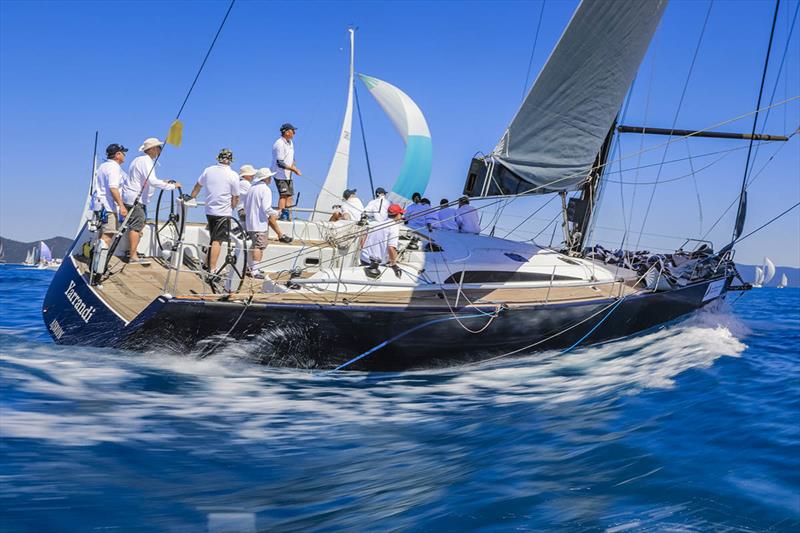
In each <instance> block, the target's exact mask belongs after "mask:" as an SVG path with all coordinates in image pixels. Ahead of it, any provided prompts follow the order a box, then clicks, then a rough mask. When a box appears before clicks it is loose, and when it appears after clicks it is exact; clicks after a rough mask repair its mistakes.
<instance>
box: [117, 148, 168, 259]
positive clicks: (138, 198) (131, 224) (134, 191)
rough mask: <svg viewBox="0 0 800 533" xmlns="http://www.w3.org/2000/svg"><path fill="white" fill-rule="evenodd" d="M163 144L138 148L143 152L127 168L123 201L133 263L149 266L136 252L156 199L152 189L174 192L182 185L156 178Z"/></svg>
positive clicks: (123, 186) (123, 187)
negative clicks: (126, 214)
mask: <svg viewBox="0 0 800 533" xmlns="http://www.w3.org/2000/svg"><path fill="white" fill-rule="evenodd" d="M163 146H164V143H163V142H162V141H160V140H158V139H156V138H155V137H149V138H147V139H145V140H144V142H143V143H142V145H141V146H140V147H139V151H140V152H144V153H143V155H140V156H139V157H137V158H136V159H134V160H133V161H131V165H130V166H129V167H128V178H127V179H126V180H125V182H124V183H123V184H122V191H121V192H122V202H123V203H124V204H125V209H127V210H128V212H129V213H130V214H129V215H128V229H129V230H130V231H129V232H128V234H129V235H130V259H129V262H130V263H146V262H147V261H145V260H143V259H140V258H139V254H138V253H137V248H138V246H139V240H140V239H141V237H142V230H143V229H144V225H145V221H146V220H147V205H148V204H149V203H150V199H151V198H152V196H153V192H154V190H153V188H156V189H163V190H167V191H171V190H173V189H175V188H176V187H180V186H181V184H180V183H178V182H176V181H171V180H166V181H165V180H161V179H159V178H158V176H156V169H155V164H156V163H155V160H156V159H158V156H159V155H160V154H161V149H162V147H163Z"/></svg>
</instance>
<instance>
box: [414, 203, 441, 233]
mask: <svg viewBox="0 0 800 533" xmlns="http://www.w3.org/2000/svg"><path fill="white" fill-rule="evenodd" d="M419 203H420V205H421V206H422V211H421V212H420V215H419V216H420V218H421V220H422V227H423V228H428V230H431V229H433V227H434V226H435V225H436V224H438V223H439V215H438V214H437V213H436V210H435V209H434V208H433V207H431V201H430V200H428V199H427V198H423V199H422V200H420V201H419Z"/></svg>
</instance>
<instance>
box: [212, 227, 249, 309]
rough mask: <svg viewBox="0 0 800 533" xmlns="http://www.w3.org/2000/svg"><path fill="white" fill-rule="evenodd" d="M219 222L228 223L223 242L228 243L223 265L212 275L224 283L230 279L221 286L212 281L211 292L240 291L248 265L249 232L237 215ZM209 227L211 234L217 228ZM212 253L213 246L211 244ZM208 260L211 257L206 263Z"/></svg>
mask: <svg viewBox="0 0 800 533" xmlns="http://www.w3.org/2000/svg"><path fill="white" fill-rule="evenodd" d="M218 223H219V224H226V223H227V224H228V232H227V233H228V238H227V240H226V241H223V242H222V244H223V245H226V250H225V259H224V260H223V262H222V265H220V267H219V268H218V269H217V270H215V271H214V272H213V273H212V276H213V277H215V278H216V279H217V280H219V281H222V282H223V283H225V282H226V281H228V282H229V284H228V286H227V287H225V288H221V287H219V286H218V285H217V282H214V281H211V282H210V283H209V286H210V287H211V292H213V293H215V294H216V293H219V292H228V293H234V292H239V289H241V288H242V284H243V283H244V274H245V269H246V267H247V232H246V231H245V229H244V226H243V225H242V223H241V222H240V221H239V219H238V218H237V217H228V218H223V219H221V220H220V221H219V222H218ZM208 229H209V233H210V234H211V235H213V234H214V233H215V232H214V229H215V228H208ZM210 253H211V247H210V246H209V254H210ZM208 262H209V258H208V257H207V258H206V264H208ZM223 286H224V285H223Z"/></svg>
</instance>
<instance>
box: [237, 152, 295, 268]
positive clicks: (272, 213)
mask: <svg viewBox="0 0 800 533" xmlns="http://www.w3.org/2000/svg"><path fill="white" fill-rule="evenodd" d="M274 175H275V172H273V171H272V170H270V169H268V168H261V169H259V170H258V171H257V172H256V173H255V176H254V177H253V182H252V186H251V187H250V191H249V192H248V193H247V195H246V196H245V199H244V209H245V213H246V215H245V228H246V229H247V235H248V237H249V238H250V241H251V242H252V250H253V254H252V262H251V265H250V275H251V276H253V277H254V278H259V279H262V278H263V277H264V275H263V274H262V273H261V271H260V269H259V268H258V263H259V262H260V261H261V258H262V257H263V256H264V249H265V248H266V247H267V242H268V240H269V228H270V227H271V228H272V229H273V230H275V233H276V234H277V235H278V240H279V241H280V242H283V243H290V242H292V238H291V237H289V236H288V235H284V234H283V232H281V228H280V226H279V225H278V211H276V210H275V209H273V207H272V191H271V190H270V188H269V184H270V181H272V176H274Z"/></svg>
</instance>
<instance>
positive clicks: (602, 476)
mask: <svg viewBox="0 0 800 533" xmlns="http://www.w3.org/2000/svg"><path fill="white" fill-rule="evenodd" d="M51 276H52V273H50V272H47V271H36V270H29V269H22V268H20V267H11V266H2V267H0V356H1V358H0V369H1V370H0V372H1V373H0V394H1V397H0V409H1V410H0V437H1V439H2V440H0V451H1V452H2V455H0V530H2V531H31V532H41V531H212V532H227V531H309V530H311V531H315V530H323V531H339V530H347V531H389V530H393V531H396V530H409V531H471V530H478V531H514V530H523V531H542V530H559V531H742V530H744V531H800V362H799V361H798V358H799V357H800V355H798V352H800V290H797V289H784V290H778V289H760V290H754V291H751V292H749V293H747V294H744V295H743V296H741V298H738V295H735V294H733V295H730V296H731V297H730V298H729V301H728V304H727V305H725V306H723V307H722V308H720V309H717V310H714V311H710V310H709V311H701V312H699V313H697V314H695V315H692V316H691V317H689V318H688V319H686V320H683V321H682V322H679V323H676V324H672V325H670V326H668V327H665V328H663V329H661V330H658V331H654V332H651V333H648V334H646V335H643V336H640V337H636V338H631V339H628V340H625V341H622V342H616V343H611V344H607V345H604V346H595V347H589V348H583V349H579V350H576V351H574V352H571V353H568V354H566V355H561V354H558V353H554V352H550V353H543V354H536V355H530V356H526V357H524V358H521V359H514V360H508V361H503V360H501V361H497V362H494V363H492V364H491V365H485V366H477V367H467V368H458V369H449V370H437V371H431V372H413V373H397V374H386V373H374V374H365V373H345V374H338V375H331V374H327V375H324V374H320V373H312V372H305V371H292V370H275V369H270V368H266V367H263V366H259V365H257V364H254V363H253V362H251V360H250V358H249V354H248V353H247V347H246V346H239V347H233V348H230V349H227V351H226V352H224V353H222V354H219V355H216V356H214V357H212V358H209V359H205V360H198V359H196V358H194V357H192V356H191V355H187V356H185V357H176V356H172V355H166V354H160V353H158V352H157V351H153V352H149V353H144V354H140V353H128V352H121V351H114V350H107V349H94V348H74V347H60V346H56V345H54V344H53V343H52V342H51V341H50V339H49V336H48V335H47V333H46V332H45V329H44V325H43V324H42V320H41V315H40V304H41V300H42V297H43V295H44V292H45V290H46V288H47V285H48V282H49V280H50V278H51ZM734 300H735V301H734ZM376 356H379V354H376Z"/></svg>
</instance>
